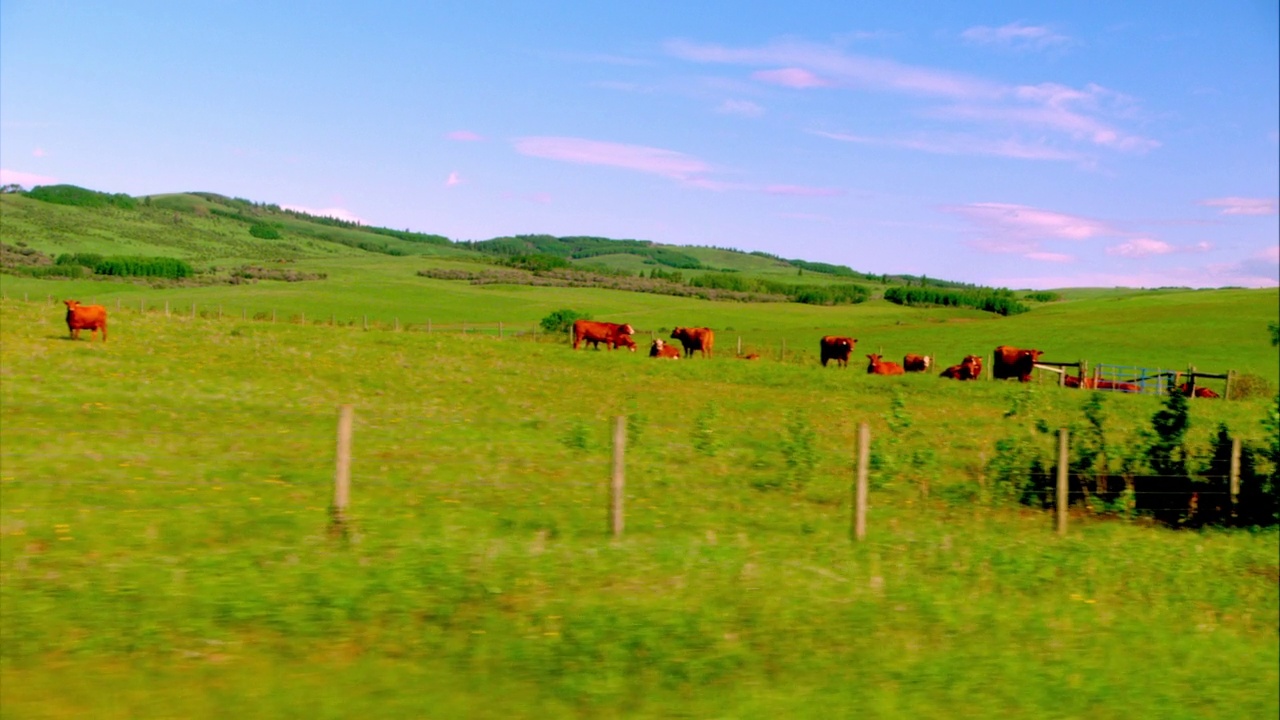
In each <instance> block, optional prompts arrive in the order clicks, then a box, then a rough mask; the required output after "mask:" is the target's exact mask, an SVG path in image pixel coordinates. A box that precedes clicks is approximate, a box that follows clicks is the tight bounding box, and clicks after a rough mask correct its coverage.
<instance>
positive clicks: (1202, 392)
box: [1178, 382, 1222, 398]
mask: <svg viewBox="0 0 1280 720" xmlns="http://www.w3.org/2000/svg"><path fill="white" fill-rule="evenodd" d="M1178 389H1179V390H1181V391H1182V394H1183V395H1186V396H1188V397H1198V398H1220V397H1222V396H1221V395H1219V394H1218V393H1216V392H1214V391H1212V390H1210V389H1209V388H1207V387H1198V388H1196V389H1195V392H1194V393H1193V392H1192V391H1191V383H1189V382H1184V383H1182V384H1181V385H1179V386H1178Z"/></svg>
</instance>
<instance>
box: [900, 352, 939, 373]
mask: <svg viewBox="0 0 1280 720" xmlns="http://www.w3.org/2000/svg"><path fill="white" fill-rule="evenodd" d="M932 365H933V358H931V357H929V356H928V355H913V354H911V353H907V354H906V355H904V356H903V357H902V369H903V370H906V371H907V372H924V371H926V370H928V369H929V367H930V366H932Z"/></svg>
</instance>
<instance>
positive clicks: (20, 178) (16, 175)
mask: <svg viewBox="0 0 1280 720" xmlns="http://www.w3.org/2000/svg"><path fill="white" fill-rule="evenodd" d="M57 182H58V179H57V178H53V177H49V176H48V175H37V174H36V173H29V172H22V171H21V170H9V169H6V168H0V185H21V186H22V187H24V188H28V189H30V188H32V187H35V186H36V185H54V184H56V183H57Z"/></svg>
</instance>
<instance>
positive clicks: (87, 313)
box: [62, 300, 107, 342]
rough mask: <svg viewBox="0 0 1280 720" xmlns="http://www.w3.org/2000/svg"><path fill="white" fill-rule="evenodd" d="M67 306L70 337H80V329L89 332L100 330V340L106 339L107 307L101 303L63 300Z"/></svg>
mask: <svg viewBox="0 0 1280 720" xmlns="http://www.w3.org/2000/svg"><path fill="white" fill-rule="evenodd" d="M62 302H63V304H64V305H66V306H67V329H68V330H70V331H71V339H72V340H76V339H79V337H80V331H81V330H88V331H89V332H90V333H96V332H98V331H99V330H101V331H102V342H106V341H107V309H106V308H104V307H102V306H101V305H81V304H80V302H79V301H78V300H63V301H62Z"/></svg>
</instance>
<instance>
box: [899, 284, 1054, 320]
mask: <svg viewBox="0 0 1280 720" xmlns="http://www.w3.org/2000/svg"><path fill="white" fill-rule="evenodd" d="M884 299H885V300H888V301H889V302H891V303H897V304H898V305H938V306H943V307H969V308H974V309H976V310H983V311H985V312H992V313H996V314H998V315H1018V314H1021V313H1024V312H1027V311H1028V310H1030V309H1031V308H1029V307H1027V306H1026V305H1024V304H1023V303H1021V302H1019V301H1018V299H1017V298H1016V297H1014V294H1013V291H1012V290H1009V289H1007V288H998V289H997V288H966V289H962V290H956V289H947V288H932V287H902V286H895V287H891V288H889V289H887V290H885V291H884Z"/></svg>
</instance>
